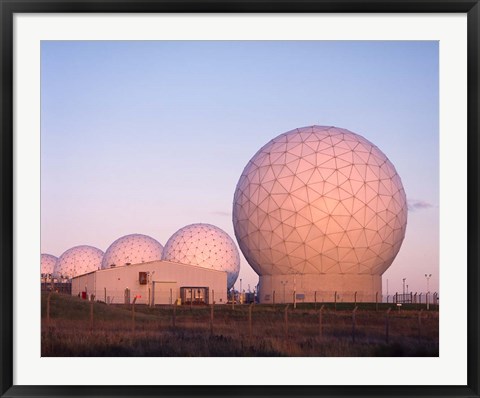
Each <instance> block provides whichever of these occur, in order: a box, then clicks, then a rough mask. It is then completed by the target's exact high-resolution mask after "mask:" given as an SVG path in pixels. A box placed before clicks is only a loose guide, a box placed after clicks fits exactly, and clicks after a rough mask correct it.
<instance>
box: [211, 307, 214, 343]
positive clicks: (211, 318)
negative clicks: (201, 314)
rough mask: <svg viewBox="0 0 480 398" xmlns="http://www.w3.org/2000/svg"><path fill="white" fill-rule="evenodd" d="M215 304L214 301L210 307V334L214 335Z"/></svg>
mask: <svg viewBox="0 0 480 398" xmlns="http://www.w3.org/2000/svg"><path fill="white" fill-rule="evenodd" d="M213 304H214V302H213V301H212V304H211V305H210V334H212V335H213V307H214V305H213Z"/></svg>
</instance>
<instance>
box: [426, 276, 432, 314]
mask: <svg viewBox="0 0 480 398" xmlns="http://www.w3.org/2000/svg"><path fill="white" fill-rule="evenodd" d="M431 277H432V274H428V275H427V274H425V279H426V280H427V294H426V295H425V298H426V301H427V310H429V309H430V301H429V297H428V295H429V294H430V278H431Z"/></svg>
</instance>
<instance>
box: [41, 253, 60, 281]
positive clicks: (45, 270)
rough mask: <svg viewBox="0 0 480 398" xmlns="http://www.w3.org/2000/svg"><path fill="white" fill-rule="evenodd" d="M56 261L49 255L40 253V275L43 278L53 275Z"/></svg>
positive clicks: (55, 258)
mask: <svg viewBox="0 0 480 398" xmlns="http://www.w3.org/2000/svg"><path fill="white" fill-rule="evenodd" d="M57 260H58V258H57V257H55V256H52V255H51V254H46V253H42V254H41V255H40V273H41V275H42V276H43V277H46V276H47V275H53V271H54V269H55V264H56V263H57Z"/></svg>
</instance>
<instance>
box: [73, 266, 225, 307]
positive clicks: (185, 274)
mask: <svg viewBox="0 0 480 398" xmlns="http://www.w3.org/2000/svg"><path fill="white" fill-rule="evenodd" d="M140 272H147V273H148V274H149V277H148V282H147V284H145V285H141V284H140V281H139V273H140ZM181 287H208V288H209V303H212V302H213V300H215V302H216V303H217V304H221V303H226V302H227V273H226V272H222V271H215V270H210V269H206V268H201V267H195V266H191V265H185V264H179V263H172V262H168V261H154V262H149V263H142V264H133V265H129V266H124V267H118V268H110V269H105V270H99V271H96V272H93V273H91V274H87V275H82V276H80V277H77V278H74V279H73V281H72V294H73V295H78V293H79V292H82V291H85V289H86V290H87V292H88V294H91V292H94V294H95V298H96V300H99V301H105V302H107V303H113V304H124V303H125V302H126V300H125V299H126V297H125V292H126V289H128V292H129V297H127V298H128V300H127V302H132V301H133V299H134V298H135V297H137V299H136V303H138V304H148V303H151V302H152V301H153V302H154V303H155V304H171V303H174V302H175V301H177V299H179V298H180V288H181ZM212 293H213V294H212Z"/></svg>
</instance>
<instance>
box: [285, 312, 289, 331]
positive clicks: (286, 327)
mask: <svg viewBox="0 0 480 398" xmlns="http://www.w3.org/2000/svg"><path fill="white" fill-rule="evenodd" d="M288 306H289V304H287V305H286V307H285V340H288Z"/></svg>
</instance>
